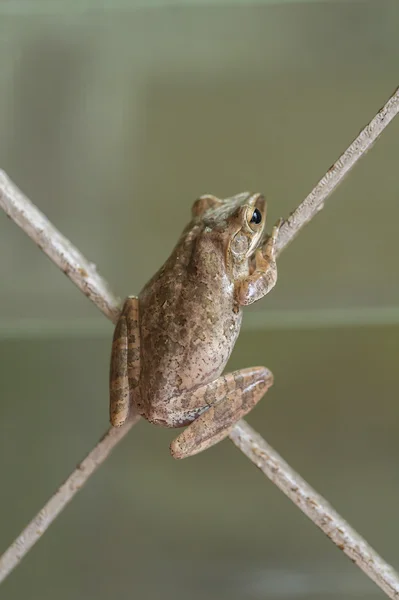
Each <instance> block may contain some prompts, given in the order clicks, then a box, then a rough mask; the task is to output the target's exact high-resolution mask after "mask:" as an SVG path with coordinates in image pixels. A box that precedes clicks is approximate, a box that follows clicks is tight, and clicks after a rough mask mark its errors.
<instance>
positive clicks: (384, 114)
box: [277, 88, 399, 255]
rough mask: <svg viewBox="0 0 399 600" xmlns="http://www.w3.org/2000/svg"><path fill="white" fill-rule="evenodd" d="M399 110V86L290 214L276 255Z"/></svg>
mask: <svg viewBox="0 0 399 600" xmlns="http://www.w3.org/2000/svg"><path fill="white" fill-rule="evenodd" d="M398 112H399V88H397V89H396V90H395V92H394V93H393V95H392V96H391V97H390V98H389V100H388V102H387V103H386V104H385V105H384V106H383V107H382V108H381V110H380V111H379V112H378V113H377V114H376V116H375V117H374V119H372V120H371V121H370V123H369V124H368V125H366V127H365V128H364V129H362V131H361V132H360V133H359V135H358V136H357V138H356V139H355V140H354V141H353V142H352V143H351V145H350V146H349V148H347V150H345V152H344V153H343V154H341V156H340V157H339V159H338V160H337V161H336V162H335V163H334V164H333V165H331V167H330V168H329V169H328V171H327V173H326V174H325V175H324V177H322V178H321V179H320V181H319V183H318V184H317V185H316V186H315V187H314V188H313V190H312V191H311V192H310V194H309V195H308V196H307V197H306V198H305V200H304V201H303V202H301V204H300V205H299V206H298V208H297V209H296V210H295V211H294V212H293V213H291V215H290V216H289V218H288V219H287V221H285V222H284V224H283V225H282V227H281V229H280V231H279V234H278V238H277V255H278V254H280V252H281V251H282V250H284V248H286V246H288V244H289V243H290V242H292V240H293V239H294V237H295V236H296V235H297V233H298V232H299V230H300V229H302V227H303V226H304V225H306V223H308V222H309V221H310V220H311V219H312V218H313V217H314V216H315V214H316V213H317V212H319V211H320V210H321V209H322V208H323V204H324V201H325V200H326V199H327V198H328V196H330V194H331V193H332V192H333V191H334V190H336V188H337V186H338V184H340V183H341V182H342V180H343V179H344V177H345V175H347V174H348V173H349V171H350V170H351V169H352V168H353V167H354V166H355V164H356V163H357V161H358V160H359V159H360V158H361V157H362V156H364V154H365V153H366V152H367V150H369V149H370V148H371V146H372V145H373V144H374V142H376V140H377V139H378V137H379V136H380V135H381V133H382V132H383V131H384V129H385V127H387V125H389V123H390V122H391V121H392V119H393V118H394V117H396V115H397V114H398Z"/></svg>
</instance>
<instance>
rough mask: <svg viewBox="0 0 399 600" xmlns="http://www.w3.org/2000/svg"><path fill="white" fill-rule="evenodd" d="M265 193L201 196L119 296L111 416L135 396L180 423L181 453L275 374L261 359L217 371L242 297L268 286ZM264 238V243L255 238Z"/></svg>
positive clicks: (227, 422)
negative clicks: (140, 276)
mask: <svg viewBox="0 0 399 600" xmlns="http://www.w3.org/2000/svg"><path fill="white" fill-rule="evenodd" d="M265 211H266V207H265V200H264V198H263V197H262V196H261V195H260V194H249V193H243V194H239V195H237V196H234V197H232V198H227V199H226V200H220V199H219V198H216V197H215V196H209V195H207V196H202V197H201V198H199V199H198V200H197V201H196V202H195V204H194V206H193V209H192V213H193V218H192V221H191V222H190V223H189V225H188V226H187V227H186V229H185V230H184V231H183V233H182V235H181V237H180V240H179V242H178V244H177V246H176V247H175V249H174V250H173V252H172V254H171V256H170V257H169V258H168V260H167V261H166V263H165V264H164V265H163V267H162V268H161V269H160V270H159V271H158V272H157V273H156V274H155V275H154V277H152V279H151V280H150V281H149V282H148V283H147V285H146V286H145V287H144V289H143V290H142V291H141V293H140V295H139V297H138V298H135V297H129V298H127V299H126V301H125V304H124V307H123V309H122V313H121V316H120V319H119V321H118V323H117V325H116V328H115V333H114V341H113V347H112V356H111V374H110V416H111V423H112V425H114V426H120V425H122V424H123V423H124V422H125V421H126V419H127V418H128V415H129V409H130V407H131V406H132V405H133V404H134V405H135V406H136V408H137V410H138V412H139V414H140V415H142V416H143V417H144V418H146V419H147V420H148V421H150V422H151V423H155V424H157V425H163V426H165V427H182V426H184V425H188V427H187V428H186V429H185V430H184V431H183V433H181V434H180V435H179V436H178V437H177V438H176V440H174V442H172V444H171V453H172V456H174V457H175V458H185V457H187V456H191V455H193V454H196V453H197V452H200V451H202V450H205V449H206V448H208V447H210V446H212V445H213V444H215V443H216V442H218V441H219V440H221V439H223V438H224V437H226V436H227V435H228V433H229V432H230V431H231V429H232V428H233V426H234V424H235V423H236V422H237V420H238V419H240V418H241V417H243V416H244V415H245V414H247V412H249V411H250V410H251V408H253V406H255V404H256V403H257V402H258V401H259V400H260V399H261V397H262V396H263V394H264V393H265V392H266V391H267V389H268V388H269V387H270V386H271V385H272V383H273V376H272V374H271V372H270V371H268V369H266V368H264V367H253V368H249V369H241V370H239V371H235V372H233V373H229V374H226V375H224V376H221V373H222V371H223V369H224V367H225V365H226V363H227V361H228V359H229V356H230V354H231V351H232V349H233V347H234V344H235V342H236V340H237V336H238V334H239V331H240V326H241V319H242V306H244V305H247V304H251V303H252V302H255V301H256V300H258V299H259V298H262V297H263V296H264V295H265V294H267V293H268V292H269V291H270V290H271V289H272V288H273V287H274V285H275V283H276V279H277V269H276V262H275V243H276V239H277V235H278V230H279V227H280V223H281V221H280V222H279V223H278V224H277V225H276V226H275V227H274V228H273V232H272V235H271V236H270V237H269V238H268V240H267V241H266V243H264V239H265V236H264V226H265V221H266V214H265ZM263 243H264V245H263V247H262V244H263Z"/></svg>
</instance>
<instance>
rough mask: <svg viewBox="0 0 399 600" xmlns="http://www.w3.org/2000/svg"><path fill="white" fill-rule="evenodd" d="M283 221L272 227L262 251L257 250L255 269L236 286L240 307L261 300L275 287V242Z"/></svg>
mask: <svg viewBox="0 0 399 600" xmlns="http://www.w3.org/2000/svg"><path fill="white" fill-rule="evenodd" d="M282 222H283V220H282V219H280V220H279V221H278V222H277V224H276V225H275V226H274V227H273V230H272V234H271V236H270V237H269V239H268V240H267V242H266V244H265V247H264V250H263V251H262V250H257V251H256V255H255V269H254V270H253V272H252V273H251V274H250V275H248V277H246V278H245V279H244V280H242V281H239V282H238V284H237V299H238V302H239V304H241V305H242V306H245V305H248V304H252V302H256V300H259V299H260V298H263V296H265V295H266V294H267V293H269V292H270V290H272V289H273V288H274V286H275V285H276V281H277V265H276V242H277V236H278V232H279V230H280V227H281V225H282Z"/></svg>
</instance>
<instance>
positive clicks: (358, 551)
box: [230, 421, 399, 599]
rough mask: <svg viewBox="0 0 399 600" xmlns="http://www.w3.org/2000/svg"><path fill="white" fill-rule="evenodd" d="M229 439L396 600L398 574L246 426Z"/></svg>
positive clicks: (236, 429)
mask: <svg viewBox="0 0 399 600" xmlns="http://www.w3.org/2000/svg"><path fill="white" fill-rule="evenodd" d="M230 439H231V440H232V442H233V443H234V444H235V445H236V446H237V448H239V449H240V450H241V451H242V452H243V453H244V454H245V456H247V457H248V458H249V460H251V461H252V462H253V463H254V464H255V465H256V466H257V467H258V469H260V470H261V471H262V472H263V473H264V474H265V475H266V477H268V478H269V479H270V480H271V481H272V482H273V483H274V484H275V485H276V486H277V487H278V488H279V489H280V490H281V491H282V492H283V493H284V494H285V495H286V496H287V497H288V498H289V499H290V500H292V502H293V503H294V504H296V505H297V507H298V508H300V509H301V511H302V512H303V513H305V515H306V516H307V517H309V519H311V520H312V521H313V523H314V524H315V525H317V527H319V528H320V529H321V530H322V531H323V532H324V533H325V534H326V536H327V537H329V538H330V540H331V541H332V542H334V544H336V546H338V548H339V549H340V550H342V551H343V552H344V553H345V554H346V555H347V556H349V558H350V559H351V560H352V561H353V562H354V563H355V564H356V565H357V566H358V567H360V569H362V571H364V572H365V573H366V575H368V576H369V577H370V579H371V580H372V581H374V583H376V584H377V585H378V587H380V588H381V589H382V590H383V591H384V592H385V593H386V595H387V596H388V597H389V598H396V599H397V598H399V574H398V573H396V571H394V569H393V568H392V567H391V566H390V565H388V564H387V563H386V562H385V561H384V560H383V559H382V558H381V556H379V554H377V552H376V551H375V550H373V548H372V547H371V546H370V545H369V544H368V543H367V542H366V540H365V539H364V538H362V537H361V536H360V535H359V534H358V533H357V532H356V531H355V530H354V529H353V528H352V527H351V526H350V525H349V523H347V522H346V521H345V520H344V519H343V518H342V517H341V516H340V515H339V514H338V513H337V512H336V511H335V510H334V509H333V508H332V507H331V506H330V504H329V503H328V502H327V501H326V500H325V499H324V498H323V497H322V496H320V494H318V493H317V492H316V491H315V490H314V489H313V488H312V487H310V485H309V484H307V483H306V481H305V480H304V479H302V477H301V476H300V475H298V473H296V472H295V471H294V470H293V469H291V467H290V466H289V465H288V464H287V463H286V462H285V460H284V459H283V458H281V456H280V455H279V454H278V453H277V452H276V451H275V450H274V449H273V448H272V447H271V446H269V444H268V443H267V442H266V441H265V440H264V439H263V438H262V437H261V436H260V435H259V434H258V433H256V431H255V430H254V429H252V427H250V426H249V425H248V423H245V422H244V421H240V423H238V424H237V425H236V426H235V428H234V429H233V431H232V432H231V434H230Z"/></svg>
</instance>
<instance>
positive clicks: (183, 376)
mask: <svg viewBox="0 0 399 600" xmlns="http://www.w3.org/2000/svg"><path fill="white" fill-rule="evenodd" d="M241 318H242V315H241V311H239V312H238V313H234V312H233V311H228V312H227V315H226V316H224V317H223V318H219V319H218V320H217V321H216V322H214V323H212V324H211V325H210V326H209V327H206V326H204V323H201V321H200V320H198V319H196V324H195V325H193V326H192V327H191V328H190V329H187V328H186V327H184V326H179V325H178V324H175V326H173V327H172V326H171V324H170V323H169V324H168V328H167V329H166V328H165V331H164V333H160V332H159V330H158V334H157V336H156V343H154V339H155V338H154V336H151V335H149V333H147V335H146V331H145V328H144V330H142V340H141V359H142V365H141V373H140V389H141V394H140V395H141V405H142V406H141V407H140V409H141V410H140V412H141V413H142V414H143V415H144V416H145V414H146V413H148V412H151V411H152V410H153V409H154V408H156V407H161V406H162V410H163V411H168V410H169V409H170V410H171V411H173V401H174V399H176V400H177V398H178V397H179V396H181V394H183V393H185V392H190V391H193V390H195V389H196V388H198V387H199V386H201V385H204V384H206V383H209V382H210V381H213V380H215V379H217V377H219V375H221V373H222V371H223V369H224V367H225V366H226V363H227V361H228V359H229V357H230V354H231V351H232V349H233V347H234V344H235V342H236V339H237V336H238V334H239V330H240V326H241ZM161 329H162V327H161Z"/></svg>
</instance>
